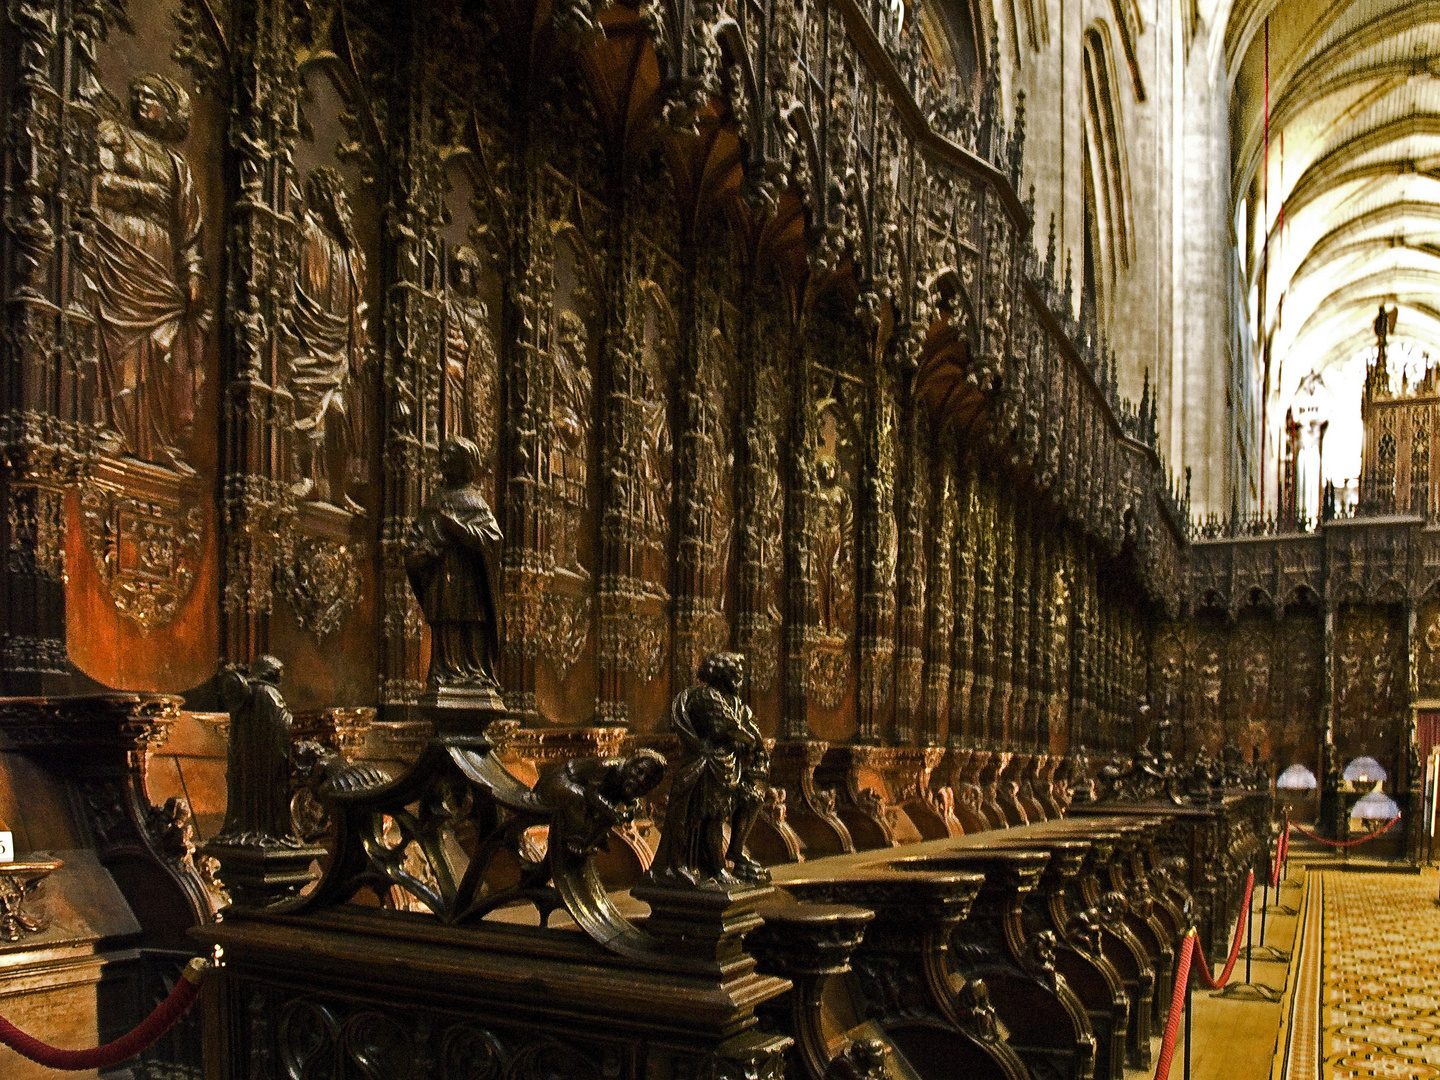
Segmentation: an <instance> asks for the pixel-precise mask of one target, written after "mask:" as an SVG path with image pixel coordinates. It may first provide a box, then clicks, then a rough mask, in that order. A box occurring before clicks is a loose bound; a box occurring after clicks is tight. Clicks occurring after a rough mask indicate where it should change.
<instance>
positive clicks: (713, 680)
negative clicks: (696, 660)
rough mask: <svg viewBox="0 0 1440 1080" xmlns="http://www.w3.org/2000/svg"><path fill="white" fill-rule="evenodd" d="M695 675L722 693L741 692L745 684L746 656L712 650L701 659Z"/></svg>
mask: <svg viewBox="0 0 1440 1080" xmlns="http://www.w3.org/2000/svg"><path fill="white" fill-rule="evenodd" d="M695 677H696V678H697V679H699V680H700V681H701V682H702V683H704V684H705V685H706V686H709V687H713V688H714V689H716V690H719V691H720V692H721V693H722V694H739V693H740V689H741V688H742V687H743V686H744V685H745V657H743V656H741V655H740V654H739V653H732V652H712V653H711V654H710V655H709V656H707V657H705V659H704V660H702V661H700V669H699V670H698V671H697V672H696V673H695Z"/></svg>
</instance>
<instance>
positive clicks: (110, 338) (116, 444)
mask: <svg viewBox="0 0 1440 1080" xmlns="http://www.w3.org/2000/svg"><path fill="white" fill-rule="evenodd" d="M130 115H131V121H132V126H127V125H126V124H123V123H121V122H120V121H117V120H104V121H101V123H100V125H99V128H98V131H97V147H98V151H99V169H98V171H97V172H96V175H95V179H94V185H93V190H92V195H91V198H92V202H93V206H94V212H95V231H94V233H93V238H94V239H93V248H92V253H93V256H94V264H93V265H94V275H95V276H94V278H93V279H92V281H91V283H90V284H91V286H92V288H93V290H94V295H95V298H96V299H95V306H96V316H97V322H98V323H99V325H100V393H99V396H100V399H101V400H102V401H103V402H104V403H105V405H106V411H107V416H106V417H105V422H106V430H105V432H104V433H103V435H102V445H104V446H105V449H107V450H109V451H111V452H116V453H128V454H132V455H134V456H135V457H137V458H140V459H141V460H142V461H150V462H155V463H158V464H167V465H171V466H174V467H175V468H177V469H179V470H180V471H181V472H185V473H193V472H194V470H193V469H192V468H191V467H190V466H189V465H188V464H187V463H186V462H185V460H184V454H183V452H182V446H181V444H182V443H183V442H184V441H185V440H186V438H187V436H188V435H189V432H190V428H191V426H192V424H193V422H194V419H195V406H196V401H197V399H198V397H199V394H200V387H201V385H202V383H203V381H204V374H205V373H204V368H203V366H202V365H203V359H204V345H205V334H206V332H207V331H208V330H209V327H210V311H209V310H208V308H207V307H206V303H205V297H204V291H205V290H204V285H205V276H204V271H203V269H202V267H201V249H200V234H201V229H202V226H203V214H202V210H201V205H200V195H199V193H198V191H197V190H196V186H195V178H194V175H193V174H192V173H191V171H190V165H189V163H188V162H187V161H186V160H185V157H184V155H183V154H182V153H181V152H180V151H179V149H177V147H178V146H179V144H181V143H182V142H184V141H185V139H186V137H187V136H188V134H189V131H190V98H189V96H188V95H187V94H186V93H185V91H184V90H183V89H181V88H180V86H179V85H177V84H176V83H174V82H172V81H171V80H170V79H167V78H165V77H164V76H162V75H153V74H151V75H142V76H140V77H139V78H137V79H136V80H135V81H134V82H133V83H131V85H130Z"/></svg>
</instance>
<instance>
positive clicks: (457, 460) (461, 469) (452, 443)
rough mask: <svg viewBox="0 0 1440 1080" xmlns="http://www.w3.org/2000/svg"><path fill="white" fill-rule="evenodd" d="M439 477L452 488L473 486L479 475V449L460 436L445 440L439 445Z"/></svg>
mask: <svg viewBox="0 0 1440 1080" xmlns="http://www.w3.org/2000/svg"><path fill="white" fill-rule="evenodd" d="M440 475H441V476H443V477H444V478H445V482H446V483H447V484H449V485H451V486H452V487H459V486H460V485H462V484H473V483H474V482H475V477H477V476H478V475H480V448H479V447H478V446H476V445H475V444H474V443H473V442H471V441H470V440H469V439H466V438H463V437H460V436H456V437H454V438H449V439H446V440H445V441H444V442H443V443H442V444H441V445H440Z"/></svg>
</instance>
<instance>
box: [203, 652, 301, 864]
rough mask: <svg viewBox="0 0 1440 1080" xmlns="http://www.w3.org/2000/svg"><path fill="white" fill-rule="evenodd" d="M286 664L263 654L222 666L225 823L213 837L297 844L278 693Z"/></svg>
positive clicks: (286, 726)
mask: <svg viewBox="0 0 1440 1080" xmlns="http://www.w3.org/2000/svg"><path fill="white" fill-rule="evenodd" d="M284 672H285V665H284V664H282V663H281V662H280V661H279V660H277V659H275V657H273V656H261V657H259V658H258V659H256V660H255V661H254V663H252V664H250V665H249V667H248V668H247V667H243V666H236V667H229V668H226V669H225V671H224V672H222V674H221V676H220V700H221V701H222V702H223V703H224V705H225V708H226V709H227V710H228V711H229V713H230V740H229V749H228V752H227V760H226V768H225V794H226V803H225V826H224V828H222V829H221V830H220V835H219V837H217V842H218V843H221V844H247V845H249V844H258V845H260V846H262V847H277V846H284V847H298V846H300V840H299V839H298V838H297V837H296V836H295V835H294V825H293V824H292V822H291V818H290V794H291V793H290V728H291V726H292V724H293V721H292V719H291V716H290V709H289V708H288V707H287V706H286V704H285V699H284V698H283V697H281V696H280V677H281V676H282V675H283V674H284Z"/></svg>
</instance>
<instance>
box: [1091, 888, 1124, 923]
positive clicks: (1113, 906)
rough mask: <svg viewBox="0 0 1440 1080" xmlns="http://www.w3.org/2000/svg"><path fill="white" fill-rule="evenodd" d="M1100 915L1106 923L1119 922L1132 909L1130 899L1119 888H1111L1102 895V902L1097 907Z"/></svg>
mask: <svg viewBox="0 0 1440 1080" xmlns="http://www.w3.org/2000/svg"><path fill="white" fill-rule="evenodd" d="M1095 910H1096V911H1097V912H1098V913H1099V915H1100V921H1101V922H1104V923H1111V924H1113V923H1117V922H1119V921H1120V920H1121V919H1123V918H1124V917H1125V915H1126V914H1127V913H1128V912H1129V911H1130V901H1129V900H1127V899H1126V898H1125V894H1124V893H1122V892H1119V891H1118V890H1113V889H1112V890H1111V891H1110V892H1107V893H1106V894H1105V895H1104V896H1102V897H1100V903H1099V904H1098V905H1097V906H1096V909H1095Z"/></svg>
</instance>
